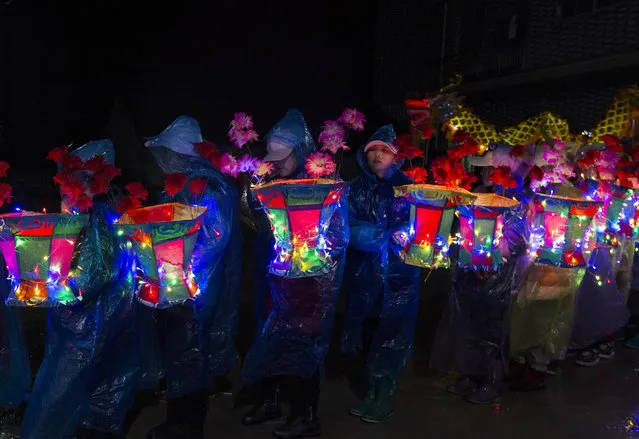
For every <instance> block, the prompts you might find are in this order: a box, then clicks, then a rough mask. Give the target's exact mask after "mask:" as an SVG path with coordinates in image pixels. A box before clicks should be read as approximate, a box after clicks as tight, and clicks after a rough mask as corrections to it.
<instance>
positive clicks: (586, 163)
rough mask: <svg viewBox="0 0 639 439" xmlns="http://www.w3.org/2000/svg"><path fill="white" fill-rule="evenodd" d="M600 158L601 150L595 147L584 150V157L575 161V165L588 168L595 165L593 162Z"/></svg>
mask: <svg viewBox="0 0 639 439" xmlns="http://www.w3.org/2000/svg"><path fill="white" fill-rule="evenodd" d="M599 158H601V151H599V150H596V149H591V150H588V151H586V153H585V154H584V158H582V159H581V160H579V161H578V162H577V165H579V167H581V168H590V167H592V166H595V162H596V161H597V160H599Z"/></svg>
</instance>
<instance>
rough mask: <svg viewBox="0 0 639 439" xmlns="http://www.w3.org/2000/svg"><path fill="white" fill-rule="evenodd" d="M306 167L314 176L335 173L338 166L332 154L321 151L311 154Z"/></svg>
mask: <svg viewBox="0 0 639 439" xmlns="http://www.w3.org/2000/svg"><path fill="white" fill-rule="evenodd" d="M304 167H305V168H306V170H307V171H308V173H309V174H310V175H311V176H312V177H314V178H318V177H322V176H325V175H330V174H333V173H334V172H335V171H336V170H337V166H336V165H335V162H334V161H333V159H332V158H331V156H330V155H328V154H324V153H321V152H314V153H313V154H311V155H309V156H308V158H307V159H306V165H305V166H304Z"/></svg>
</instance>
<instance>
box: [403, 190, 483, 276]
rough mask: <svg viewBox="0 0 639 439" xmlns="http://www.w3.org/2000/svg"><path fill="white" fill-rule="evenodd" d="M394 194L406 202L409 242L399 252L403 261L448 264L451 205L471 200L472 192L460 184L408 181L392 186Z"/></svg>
mask: <svg viewBox="0 0 639 439" xmlns="http://www.w3.org/2000/svg"><path fill="white" fill-rule="evenodd" d="M395 196H396V197H404V198H405V199H406V200H407V201H408V202H409V203H410V231H409V242H408V244H406V247H405V248H404V251H403V252H402V258H403V259H404V262H405V263H406V264H409V265H416V266H418V267H427V268H431V267H435V268H439V267H448V265H449V263H450V261H449V258H448V250H449V245H450V242H451V237H450V230H451V227H452V225H453V219H454V218H455V209H456V208H457V206H460V205H463V204H469V203H471V202H472V201H473V200H474V199H475V198H476V195H475V194H472V193H470V192H468V191H466V190H464V189H461V188H455V189H448V188H446V187H445V186H436V185H430V184H409V185H406V186H398V187H396V188H395Z"/></svg>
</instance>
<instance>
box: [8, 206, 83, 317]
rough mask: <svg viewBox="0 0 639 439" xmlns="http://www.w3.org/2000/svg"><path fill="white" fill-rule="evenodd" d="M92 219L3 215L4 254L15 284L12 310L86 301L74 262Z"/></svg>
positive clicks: (10, 277) (12, 290)
mask: <svg viewBox="0 0 639 439" xmlns="http://www.w3.org/2000/svg"><path fill="white" fill-rule="evenodd" d="M88 220H89V217H88V215H69V214H44V215H42V214H36V213H31V212H20V213H11V214H5V215H0V221H1V222H2V228H1V229H0V230H1V231H0V250H1V251H2V256H3V258H4V261H5V263H6V264H7V269H8V272H9V280H10V282H11V294H10V295H9V297H8V298H7V300H6V304H7V305H9V306H34V307H40V308H49V307H54V306H60V305H64V306H70V305H73V304H75V303H77V302H78V301H80V300H82V292H81V291H79V290H78V288H77V287H76V286H75V281H74V276H73V270H74V267H72V265H73V264H72V261H73V255H74V250H75V248H76V244H77V243H78V240H79V239H80V234H81V232H82V230H83V229H84V228H85V227H86V225H87V223H88Z"/></svg>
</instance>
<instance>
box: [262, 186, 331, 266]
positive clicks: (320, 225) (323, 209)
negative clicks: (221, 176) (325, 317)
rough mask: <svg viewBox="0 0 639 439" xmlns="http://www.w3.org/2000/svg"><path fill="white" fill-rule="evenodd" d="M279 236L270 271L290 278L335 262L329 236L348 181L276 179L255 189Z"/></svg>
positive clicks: (274, 235)
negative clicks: (331, 224) (332, 218)
mask: <svg viewBox="0 0 639 439" xmlns="http://www.w3.org/2000/svg"><path fill="white" fill-rule="evenodd" d="M251 191H252V193H253V194H254V196H255V198H257V200H258V201H259V202H260V203H261V204H262V206H264V209H265V211H266V215H267V216H268V219H269V221H270V223H271V229H272V230H273V237H274V238H275V258H274V259H273V260H272V261H271V262H270V266H269V271H270V272H271V273H273V274H276V275H278V276H285V277H289V278H297V277H306V276H316V275H318V274H319V273H324V272H326V271H327V270H328V269H329V268H331V267H332V266H333V265H334V263H335V262H334V261H333V260H332V258H331V243H330V242H329V241H328V240H327V238H326V230H327V229H328V226H329V224H330V219H331V217H332V216H333V213H334V212H335V209H337V207H338V205H339V199H340V197H341V195H342V193H343V192H344V183H343V182H337V181H335V180H328V179H300V180H276V181H274V182H272V183H268V184H265V185H261V186H258V187H255V188H253V189H252V190H251Z"/></svg>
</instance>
